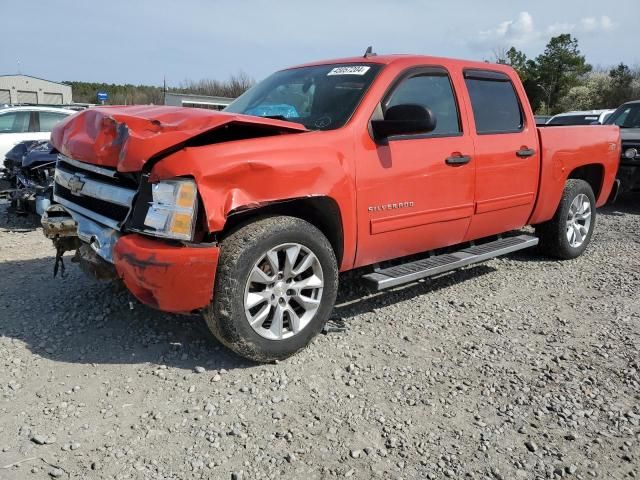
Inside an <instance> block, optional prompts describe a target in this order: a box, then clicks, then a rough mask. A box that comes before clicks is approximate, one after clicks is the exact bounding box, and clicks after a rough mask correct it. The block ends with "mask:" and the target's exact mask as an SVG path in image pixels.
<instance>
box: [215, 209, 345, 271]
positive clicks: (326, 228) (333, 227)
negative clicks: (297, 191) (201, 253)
mask: <svg viewBox="0 0 640 480" xmlns="http://www.w3.org/2000/svg"><path fill="white" fill-rule="evenodd" d="M265 215H288V216H291V217H297V218H300V219H302V220H306V221H307V222H309V223H311V224H312V225H314V226H315V227H316V228H318V229H319V230H320V231H321V232H322V233H323V234H324V236H325V237H327V240H329V243H331V246H332V247H333V252H334V254H335V256H336V260H337V261H338V265H340V264H341V262H342V256H343V254H344V234H343V230H342V217H341V215H340V209H339V207H338V204H337V203H336V202H335V200H333V199H331V198H329V197H308V198H296V199H291V200H283V201H278V202H273V203H269V204H267V205H264V206H260V207H256V208H251V209H245V210H238V211H236V212H232V213H231V214H230V215H229V216H228V218H227V222H226V224H225V227H224V230H223V233H222V235H227V234H228V233H229V232H231V231H234V230H236V229H237V228H238V227H239V226H241V225H246V224H247V223H250V221H251V220H252V219H253V218H257V217H263V216H265Z"/></svg>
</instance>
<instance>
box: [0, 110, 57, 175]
mask: <svg viewBox="0 0 640 480" xmlns="http://www.w3.org/2000/svg"><path fill="white" fill-rule="evenodd" d="M31 121H32V115H31V112H29V111H26V110H20V111H8V112H4V113H1V112H0V169H1V168H2V163H1V162H2V160H4V156H5V154H6V153H7V152H8V151H9V150H11V149H12V148H13V146H14V145H15V144H16V143H20V142H22V141H24V140H33V139H34V134H33V133H30V132H33V129H32V128H31ZM36 135H38V134H36ZM35 138H37V137H35ZM45 138H47V137H45Z"/></svg>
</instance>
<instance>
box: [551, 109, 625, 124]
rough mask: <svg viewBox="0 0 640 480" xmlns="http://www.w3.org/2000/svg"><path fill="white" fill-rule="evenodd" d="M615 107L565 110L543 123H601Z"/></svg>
mask: <svg viewBox="0 0 640 480" xmlns="http://www.w3.org/2000/svg"><path fill="white" fill-rule="evenodd" d="M615 111H616V110H615V109H606V110H587V111H580V112H566V113H559V114H558V115H554V116H553V117H551V118H550V119H549V120H547V123H546V124H545V125H558V126H559V125H595V124H600V125H602V124H603V123H604V122H605V121H606V120H607V119H608V118H609V117H610V116H611V114H612V113H613V112H615Z"/></svg>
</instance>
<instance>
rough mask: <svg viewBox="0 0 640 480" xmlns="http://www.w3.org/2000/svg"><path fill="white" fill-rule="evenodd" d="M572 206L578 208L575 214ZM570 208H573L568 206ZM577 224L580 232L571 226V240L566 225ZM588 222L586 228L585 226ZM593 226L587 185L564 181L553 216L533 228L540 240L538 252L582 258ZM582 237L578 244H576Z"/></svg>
mask: <svg viewBox="0 0 640 480" xmlns="http://www.w3.org/2000/svg"><path fill="white" fill-rule="evenodd" d="M585 202H588V211H589V221H588V222H587V221H586V220H585V219H584V217H586V209H585V208H584V207H585ZM575 205H580V208H579V209H578V210H577V212H580V210H581V209H584V210H585V212H583V213H578V214H577V215H576V213H577V212H576V211H575ZM572 206H573V207H572ZM570 222H573V225H578V227H577V228H578V230H579V231H580V233H579V234H578V233H577V232H576V227H573V230H574V233H573V235H574V236H573V237H572V238H570V237H571V234H570V232H569V223H570ZM587 223H588V225H587ZM595 224H596V199H595V195H594V194H593V190H592V189H591V186H590V185H589V184H588V183H587V182H585V181H584V180H577V179H571V180H567V183H566V185H565V187H564V192H563V193H562V198H561V200H560V205H558V209H557V210H556V213H555V215H554V216H553V218H552V219H551V220H549V221H548V222H545V223H542V224H540V225H537V226H536V234H537V236H538V237H539V238H540V243H539V250H540V252H542V253H543V254H545V255H549V256H551V257H555V258H559V259H562V260H569V259H573V258H576V257H579V256H580V255H582V253H583V252H584V251H585V249H586V248H587V246H588V245H589V242H590V241H591V235H592V234H593V229H594V227H595ZM580 236H581V237H582V240H581V242H578V240H579V239H580Z"/></svg>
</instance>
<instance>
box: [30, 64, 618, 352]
mask: <svg viewBox="0 0 640 480" xmlns="http://www.w3.org/2000/svg"><path fill="white" fill-rule="evenodd" d="M51 138H52V143H53V145H54V146H55V148H56V149H57V151H58V152H59V156H58V163H57V168H56V174H55V201H56V202H57V205H54V206H52V207H50V209H49V210H48V211H47V212H46V213H45V215H44V216H43V219H42V222H43V226H44V231H45V234H46V235H47V236H48V237H50V238H52V239H53V240H54V244H55V246H56V248H57V251H58V257H61V256H62V255H63V254H64V252H65V251H72V250H75V251H76V254H75V255H76V256H75V259H77V260H78V261H79V262H80V264H81V266H84V267H85V268H87V269H88V270H90V271H91V272H93V273H94V274H96V275H97V276H100V277H103V278H104V277H110V276H113V277H116V278H120V279H122V280H123V281H124V283H125V284H126V286H127V287H128V289H129V290H130V291H131V292H132V293H133V295H135V296H136V297H137V298H138V299H139V300H140V301H141V302H143V303H145V304H147V305H150V306H152V307H155V308H158V309H160V310H164V311H168V312H182V313H191V312H202V313H203V314H204V317H205V319H206V321H207V323H208V325H209V327H210V328H211V331H212V332H213V334H214V335H215V336H216V337H217V338H218V339H219V340H220V341H221V342H222V343H223V344H225V345H227V346H228V347H230V348H231V349H233V350H234V351H236V352H237V353H239V354H240V355H243V356H245V357H248V358H251V359H254V360H258V361H272V360H275V359H282V358H286V357H287V356H290V355H292V354H294V353H295V352H297V351H298V350H300V349H301V348H303V347H304V346H305V345H307V344H308V343H309V341H310V340H311V338H312V337H313V336H314V335H316V334H317V333H318V332H319V331H320V330H321V329H322V327H323V325H324V323H325V322H326V320H327V318H328V317H329V315H330V313H331V310H332V308H333V305H334V301H335V298H336V292H337V289H338V272H340V271H346V270H351V269H355V268H358V267H364V266H369V268H367V269H364V271H363V276H364V279H365V280H366V281H367V282H370V283H371V284H372V285H373V286H374V287H375V288H378V289H382V288H388V287H394V286H397V285H400V284H403V283H407V282H415V281H417V280H419V279H422V278H425V277H431V276H434V275H438V274H441V273H443V272H445V271H449V270H452V269H455V268H460V267H463V266H465V265H469V264H472V263H476V262H480V261H483V260H486V259H488V258H491V257H495V256H498V255H502V254H506V253H509V252H513V251H515V250H520V249H523V248H527V247H532V246H535V245H537V244H538V243H539V247H540V249H541V250H542V251H543V252H544V253H546V254H547V255H551V256H555V257H557V258H561V259H570V258H574V257H577V256H578V255H580V254H581V253H582V252H583V251H584V250H585V248H586V247H587V244H588V243H589V240H590V238H591V235H592V232H593V228H594V225H595V215H596V207H599V206H601V205H603V204H604V203H605V202H606V201H607V199H608V198H609V196H610V195H611V194H613V193H614V192H613V190H614V187H615V177H616V171H617V168H618V163H619V159H620V135H619V131H618V128H617V127H615V126H614V127H608V126H581V127H558V128H552V129H537V128H536V126H535V120H534V117H533V112H532V111H531V108H530V106H529V103H528V101H527V97H526V95H525V92H524V90H523V87H522V84H521V83H520V80H519V79H518V76H517V75H516V73H515V72H514V71H513V70H512V69H511V68H509V67H507V66H503V65H495V64H489V63H477V62H469V61H461V60H451V59H445V58H435V57H426V56H409V55H389V56H373V55H365V56H364V57H358V58H348V59H341V60H335V61H323V62H317V63H313V64H308V65H303V66H299V67H295V68H291V69H287V70H282V71H279V72H277V73H275V74H273V75H272V76H270V77H268V78H267V79H266V80H264V81H262V82H261V83H259V84H257V85H256V86H255V87H253V88H252V89H250V90H249V91H248V92H246V93H245V94H243V95H242V96H241V97H239V98H238V99H237V100H235V101H234V102H233V103H232V104H231V105H230V106H229V107H228V108H227V109H226V111H224V112H214V111H207V110H201V109H188V108H174V107H163V106H158V107H154V106H130V107H97V108H92V109H89V110H86V111H84V112H82V113H78V114H76V115H74V116H72V117H70V118H69V119H68V120H66V121H64V122H63V123H61V124H59V125H58V126H57V127H56V128H55V130H54V131H53V133H52V136H51ZM525 225H533V226H535V235H533V234H531V235H530V234H523V233H522V232H518V230H519V229H521V228H522V227H524V226H525ZM510 232H515V233H510Z"/></svg>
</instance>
